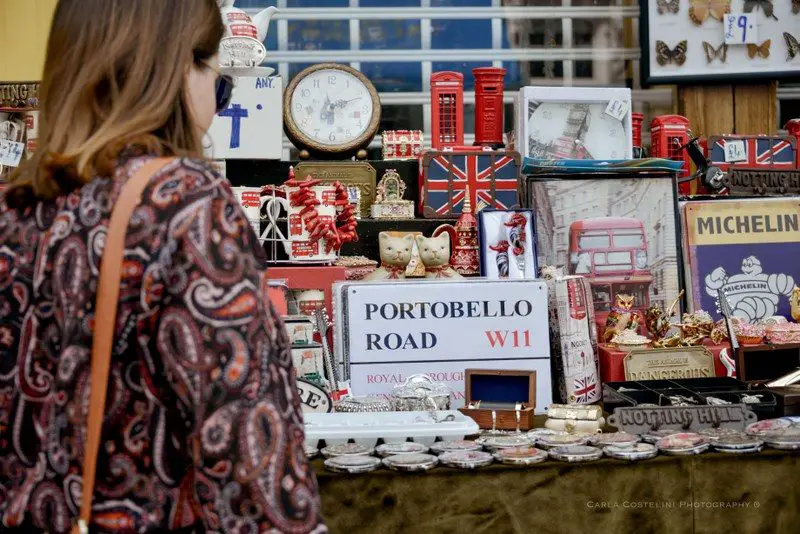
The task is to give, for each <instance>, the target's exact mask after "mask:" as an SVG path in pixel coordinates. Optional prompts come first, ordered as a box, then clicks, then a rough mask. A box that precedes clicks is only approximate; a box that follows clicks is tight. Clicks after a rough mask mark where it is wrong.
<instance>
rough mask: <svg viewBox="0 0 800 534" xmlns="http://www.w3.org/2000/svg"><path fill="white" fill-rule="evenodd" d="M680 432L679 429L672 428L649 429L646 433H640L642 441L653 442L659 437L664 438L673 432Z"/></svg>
mask: <svg viewBox="0 0 800 534" xmlns="http://www.w3.org/2000/svg"><path fill="white" fill-rule="evenodd" d="M680 433H681V431H680V430H674V429H666V430H651V431H650V432H647V433H646V434H642V441H644V442H645V443H652V444H655V443H657V442H658V440H660V439H661V438H665V437H667V436H672V435H674V434H680Z"/></svg>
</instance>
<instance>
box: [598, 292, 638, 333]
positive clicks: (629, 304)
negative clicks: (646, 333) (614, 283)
mask: <svg viewBox="0 0 800 534" xmlns="http://www.w3.org/2000/svg"><path fill="white" fill-rule="evenodd" d="M633 301H634V297H633V295H625V294H624V293H618V294H617V296H616V298H615V301H614V306H613V307H612V308H611V312H609V314H608V318H607V319H606V328H605V330H604V331H603V341H605V342H606V343H608V342H609V341H611V340H612V339H614V336H616V335H617V334H619V333H621V332H622V331H623V330H633V331H636V329H637V328H638V327H639V313H638V312H636V311H635V310H632V308H633Z"/></svg>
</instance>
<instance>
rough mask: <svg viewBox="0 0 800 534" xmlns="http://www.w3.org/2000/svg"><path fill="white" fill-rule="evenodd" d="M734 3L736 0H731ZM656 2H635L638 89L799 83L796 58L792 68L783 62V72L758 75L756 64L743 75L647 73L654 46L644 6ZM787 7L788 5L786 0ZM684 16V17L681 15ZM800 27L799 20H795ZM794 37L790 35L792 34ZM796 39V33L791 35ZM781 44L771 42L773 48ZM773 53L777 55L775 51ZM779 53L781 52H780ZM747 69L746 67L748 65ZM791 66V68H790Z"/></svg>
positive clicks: (798, 36) (643, 0) (648, 0)
mask: <svg viewBox="0 0 800 534" xmlns="http://www.w3.org/2000/svg"><path fill="white" fill-rule="evenodd" d="M734 1H736V0H734ZM655 2H656V0H639V48H640V49H641V52H642V55H641V59H640V62H639V72H640V74H641V85H642V87H645V88H646V87H651V86H653V85H698V84H703V85H708V84H736V83H751V82H753V81H756V80H770V81H783V82H786V81H800V58H797V59H796V60H795V63H794V65H793V64H792V63H790V62H787V63H786V66H787V70H785V71H780V72H774V71H769V72H759V71H758V69H757V66H758V65H757V64H754V65H753V67H756V68H748V69H747V71H743V72H734V73H730V72H724V73H722V72H719V73H712V74H708V75H681V74H680V72H671V73H670V74H668V75H664V76H654V75H653V73H652V72H650V55H651V53H652V52H651V51H652V50H653V49H654V46H655V44H654V43H651V42H650V13H649V10H648V3H653V4H655ZM786 2H787V4H789V3H790V2H789V1H788V0H786ZM688 3H689V2H684V1H681V9H686V8H687V6H686V4H688ZM683 16H686V17H687V20H688V15H685V14H684V15H683ZM798 24H800V19H798ZM793 35H794V34H793ZM795 37H797V38H798V39H800V31H798V32H797V35H795ZM780 44H782V43H774V42H773V46H776V45H780ZM772 53H773V54H775V53H778V50H777V49H775V50H773V51H772ZM780 53H783V52H782V51H781V52H780ZM748 67H750V66H749V65H748ZM792 67H794V68H792Z"/></svg>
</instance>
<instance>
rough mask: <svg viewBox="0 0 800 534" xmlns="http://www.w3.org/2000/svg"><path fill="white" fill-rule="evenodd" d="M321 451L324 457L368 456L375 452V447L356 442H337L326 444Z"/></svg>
mask: <svg viewBox="0 0 800 534" xmlns="http://www.w3.org/2000/svg"><path fill="white" fill-rule="evenodd" d="M321 452H322V455H323V456H324V457H325V458H335V457H337V456H369V455H371V454H372V453H373V452H375V449H373V448H372V447H367V446H365V445H360V444H358V443H339V444H336V445H328V446H327V447H325V448H324V449H322V451H321Z"/></svg>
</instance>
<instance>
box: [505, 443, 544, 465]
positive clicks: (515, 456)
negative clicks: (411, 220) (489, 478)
mask: <svg viewBox="0 0 800 534" xmlns="http://www.w3.org/2000/svg"><path fill="white" fill-rule="evenodd" d="M547 456H548V455H547V452H546V451H543V450H541V449H537V448H535V447H529V446H524V447H509V448H506V449H498V450H497V451H496V452H495V453H494V459H495V460H497V461H498V462H500V463H501V464H506V465H520V466H522V465H533V464H538V463H541V462H543V461H545V460H546V459H547Z"/></svg>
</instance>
